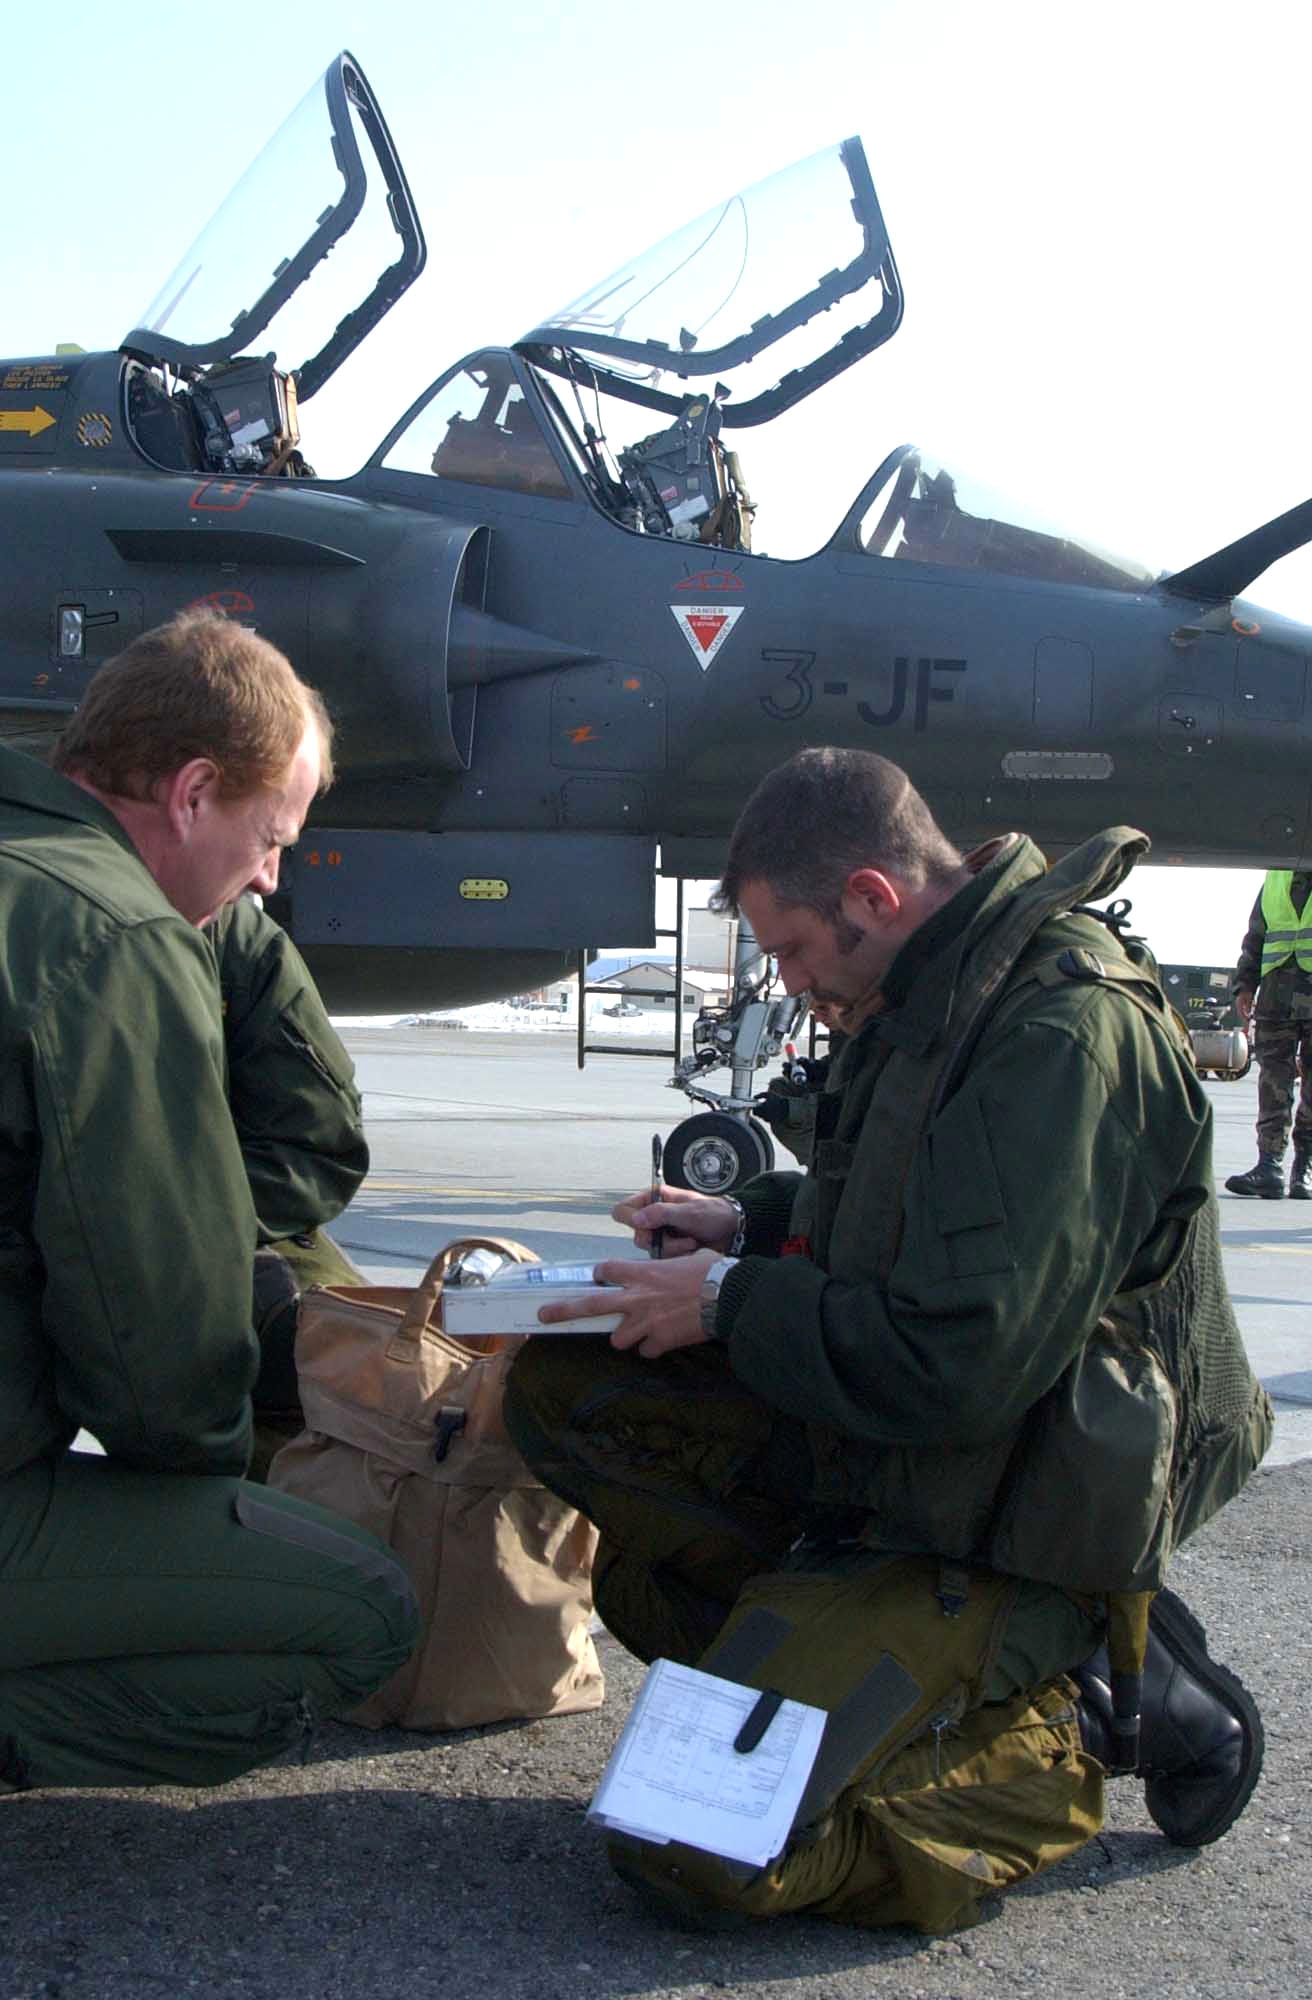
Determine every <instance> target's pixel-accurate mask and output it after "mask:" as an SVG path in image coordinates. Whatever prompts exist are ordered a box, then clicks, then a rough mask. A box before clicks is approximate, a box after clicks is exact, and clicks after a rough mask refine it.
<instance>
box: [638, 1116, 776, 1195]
mask: <svg viewBox="0 0 1312 2000" xmlns="http://www.w3.org/2000/svg"><path fill="white" fill-rule="evenodd" d="M773 1165H774V1145H773V1143H772V1141H771V1138H770V1135H769V1133H768V1132H767V1131H766V1129H765V1127H764V1126H763V1125H760V1124H758V1122H757V1120H756V1119H755V1118H735V1117H733V1116H732V1114H731V1113H729V1112H727V1111H703V1112H699V1113H698V1115H697V1116H696V1117H695V1118H685V1119H684V1121H683V1123H682V1125H676V1126H675V1128H674V1130H673V1131H672V1132H671V1134H670V1136H669V1138H668V1139H667V1140H666V1141H665V1157H664V1161H663V1164H662V1169H661V1171H662V1177H663V1178H664V1179H665V1180H667V1181H668V1182H669V1184H670V1186H671V1187H677V1188H691V1189H692V1191H693V1192H694V1193H695V1194H733V1193H734V1191H735V1189H737V1188H740V1187H742V1185H743V1183H744V1182H745V1181H750V1180H752V1179H754V1178H755V1176H756V1175H757V1174H764V1173H767V1172H768V1171H769V1169H770V1168H771V1167H772V1166H773Z"/></svg>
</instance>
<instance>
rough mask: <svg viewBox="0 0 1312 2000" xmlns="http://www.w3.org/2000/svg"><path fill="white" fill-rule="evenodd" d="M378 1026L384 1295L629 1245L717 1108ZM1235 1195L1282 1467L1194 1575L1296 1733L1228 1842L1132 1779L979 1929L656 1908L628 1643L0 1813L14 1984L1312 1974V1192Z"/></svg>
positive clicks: (504, 1048)
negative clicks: (618, 1780) (267, 1748)
mask: <svg viewBox="0 0 1312 2000" xmlns="http://www.w3.org/2000/svg"><path fill="white" fill-rule="evenodd" d="M347 1039H348V1042H349V1044H350V1046H351V1049H352V1053H353V1054H354V1055H355V1058H356V1061H357V1065H358V1067H359V1071H360V1077H361V1082H362V1084H363V1086H364V1089H365V1097H366V1111H367V1115H368V1119H369V1127H370V1137H371V1142H372V1145H373V1151H374V1170H373V1172H372V1174H371V1176H370V1179H369V1181H368V1183H367V1184H366V1186H365V1188H364V1190H363V1191H362V1193H361V1194H360V1196H359V1197H357V1200H356V1201H355V1203H354V1204H353V1205H352V1207H351V1209H350V1210H349V1211H348V1213H347V1215H346V1216H344V1217H343V1218H342V1220H341V1222H340V1224H339V1225H338V1227H337V1229H336V1231H335V1233H336V1235H337V1237H338V1239H339V1241H340V1242H341V1243H342V1244H343V1245H344V1247H346V1248H347V1250H348V1252H349V1254H350V1255H351V1256H352V1257H353V1258H354V1260H355V1261H356V1263H357V1264H359V1265H360V1266H361V1268H362V1269H363V1270H364V1271H365V1272H366V1274H367V1275H368V1276H369V1277H371V1278H374V1279H376V1280H380V1281H388V1282H397V1281H399V1282H411V1281H413V1279H414V1277H415V1276H416V1275H417V1274H418V1272H419V1271H420V1270H421V1269H422V1268H423V1266H424V1265H425V1264H426V1263H427V1261H428V1259H429V1257H430V1255H431V1254H432V1252H433V1251H434V1250H435V1249H436V1248H437V1247H438V1246H439V1245H440V1244H441V1243H443V1242H445V1241H446V1240H448V1238H449V1237H451V1236H453V1235H459V1234H467V1233H472V1232H476V1231H485V1230H488V1229H495V1230H500V1231H503V1232H507V1233H510V1234H513V1235H515V1236H518V1237H520V1238H522V1239H523V1240H524V1241H526V1242H527V1243H528V1244H529V1245H530V1246H531V1247H533V1248H534V1249H536V1250H537V1251H538V1252H539V1254H541V1255H542V1256H544V1257H550V1258H552V1259H553V1260H564V1259H569V1260H574V1259H576V1258H577V1259H580V1260H587V1259H592V1258H595V1257H598V1256H601V1255H614V1254H617V1252H619V1251H620V1250H621V1249H622V1247H623V1244H624V1241H625V1238H624V1236H623V1232H621V1231H620V1230H619V1228H618V1227H617V1225H615V1224H613V1223H612V1222H611V1221H610V1220H609V1216H608V1213H607V1211H608V1209H609V1207H610V1204H611V1203H612V1201H614V1200H615V1199H616V1198H617V1197H618V1196H620V1195H622V1194H626V1193H629V1192H631V1191H632V1190H633V1189H634V1188H636V1187H638V1186H641V1185H642V1184H643V1183H644V1181H645V1180H646V1178H647V1177H648V1175H649V1172H650V1139H651V1134H652V1133H653V1132H654V1131H657V1130H659V1131H660V1132H662V1133H663V1134H666V1135H668V1133H669V1131H670V1130H671V1129H672V1127H673V1125H674V1124H675V1123H677V1122H678V1120H679V1118H680V1117H682V1116H683V1115H684V1113H685V1112H686V1111H687V1110H689V1109H690V1108H691V1107H689V1106H687V1104H686V1103H685V1100H683V1099H682V1098H680V1097H678V1096H676V1095H675V1094H673V1093H672V1092H671V1091H670V1090H669V1089H668V1088H666V1087H665V1085H664V1078H665V1076H666V1074H667V1070H668V1065H667V1064H665V1063H662V1062H660V1061H655V1060H640V1059H631V1058H626V1057H601V1058H591V1059H590V1060H589V1064H588V1068H587V1070H586V1072H585V1073H584V1075H583V1076H582V1077H580V1076H579V1075H578V1074H577V1072H576V1070H575V1068H574V1059H573V1047H572V1043H571V1041H570V1040H569V1038H568V1037H566V1036H564V1035H555V1036H548V1035H527V1036H515V1037H509V1036H490V1035H487V1036H485V1035H477V1034H471V1033H467V1032H466V1033H460V1032H448V1033H443V1032H442V1031H440V1030H424V1029H399V1028H395V1029H381V1028H380V1029H373V1028H370V1029H355V1030H352V1031H351V1032H350V1033H349V1034H348V1037H347ZM1208 1089H1209V1092H1210V1093H1211V1095H1212V1096H1213V1100H1214V1104H1215V1109H1216V1113H1217V1147H1216V1164H1217V1170H1218V1179H1219V1180H1221V1181H1223V1180H1224V1177H1225V1176H1226V1175H1227V1174H1229V1173H1233V1172H1234V1171H1236V1170H1237V1169H1239V1168H1244V1167H1247V1166H1248V1165H1250V1164H1251V1162H1252V1159H1253V1157H1254V1147H1253V1138H1252V1133H1253V1117H1254V1112H1255V1104H1256V1091H1255V1087H1254V1083H1253V1080H1252V1078H1251V1077H1250V1078H1249V1079H1246V1080H1244V1081H1243V1082H1240V1083H1237V1084H1218V1083H1213V1084H1209V1085H1208ZM785 1163H786V1161H785ZM1221 1206H1222V1222H1223V1238H1224V1244H1225V1253H1226V1264H1227V1270H1228V1273H1229V1276H1230V1282H1231V1288H1232V1291H1233V1293H1234V1295H1235V1298H1236V1303H1237V1307H1238V1312H1239V1317H1240V1322H1241V1325H1242V1326H1243V1328H1244V1333H1245V1338H1246V1340H1247V1342H1248V1345H1249V1349H1250V1353H1251V1354H1252V1356H1253V1359H1254V1364H1255V1366H1256V1367H1257V1369H1258V1372H1259V1373H1260V1374H1261V1375H1262V1377H1263V1379H1264V1381H1266V1383H1267V1385H1268V1387H1269V1389H1270V1390H1271V1392H1272V1394H1273V1396H1275V1397H1276V1398H1277V1399H1278V1401H1277V1408H1278V1412H1279V1419H1278V1438H1277V1445H1276V1448H1275V1450H1274V1451H1273V1453H1272V1458H1271V1461H1270V1462H1269V1465H1268V1467H1264V1468H1263V1470H1262V1471H1261V1472H1259V1473H1258V1474H1257V1476H1256V1477H1255V1478H1254V1479H1253V1480H1252V1481H1251V1482H1250V1485H1249V1486H1248V1488H1247V1489H1246V1491H1245V1492H1244V1493H1243V1494H1242V1495H1241V1497H1240V1498H1239V1499H1238V1500H1237V1501H1236V1502H1235V1503H1234V1504H1233V1505H1232V1506H1231V1507H1230V1508H1228V1509H1227V1510H1226V1511H1225V1513H1224V1514H1223V1515H1222V1516H1221V1517H1220V1518H1219V1519H1218V1520H1217V1521H1216V1522H1214V1523H1213V1524H1212V1525H1211V1527H1209V1528H1208V1529H1206V1530H1205V1531H1204V1532H1203V1533H1202V1534H1201V1535H1200V1536H1199V1537H1197V1539H1196V1540H1195V1541H1194V1542H1193V1543H1192V1544H1190V1546H1189V1548H1188V1549H1187V1551H1185V1552H1183V1553H1182V1554H1181V1555H1180V1556H1179V1557H1178V1558H1177V1560H1176V1563H1175V1566H1174V1568H1173V1572H1172V1583H1173V1585H1174V1586H1175V1587H1176V1588H1177V1589H1178V1590H1179V1591H1180V1592H1181V1594H1182V1595H1183V1596H1184V1597H1185V1598H1186V1599H1187V1600H1188V1602H1189V1603H1190V1604H1191V1605H1192V1607H1193V1608H1194V1610H1195V1611H1196V1612H1197V1613H1198V1615H1199V1616H1200V1617H1201V1618H1202V1619H1203V1622H1204V1623H1205V1625H1206V1626H1207V1628H1208V1632H1209V1637H1210V1643H1211V1648H1212V1651H1213V1653H1214V1654H1215V1655H1216V1657H1218V1658H1220V1659H1223V1660H1225V1661H1226V1662H1227V1663H1228V1664H1229V1665H1230V1666H1231V1667H1232V1668H1233V1669H1234V1670H1235V1671H1237V1672H1238V1673H1239V1674H1240V1675H1241V1676H1242V1677H1243V1678H1244V1680H1245V1681H1246V1682H1247V1683H1248V1684H1249V1686H1250V1687H1251V1688H1252V1689H1253V1690H1254V1692H1255V1693H1256V1694H1257V1696H1258V1699H1259V1701H1260V1703H1261V1707H1262V1711H1263V1715H1264V1719H1265V1725H1266V1736H1267V1757H1266V1767H1265V1770H1264V1774H1263V1777H1262V1780H1261V1783H1260V1785H1259V1787H1258V1790H1257V1792H1256V1794H1255V1796H1254V1798H1253V1800H1252V1802H1251V1804H1250V1806H1249V1808H1248V1810H1247V1812H1246V1814H1245V1815H1244V1817H1243V1818H1242V1819H1241V1820H1240V1821H1239V1823H1238V1824H1237V1825H1236V1826H1235V1827H1234V1828H1233V1829H1232V1831H1231V1832H1230V1833H1229V1834H1228V1835H1227V1836H1226V1837H1225V1839H1223V1840H1222V1841H1220V1842H1218V1843H1217V1844H1216V1845H1215V1846H1213V1847H1211V1848H1208V1849H1205V1850H1203V1851H1201V1852H1192V1851H1189V1850H1185V1849H1179V1848H1173V1847H1171V1846H1169V1845H1168V1844H1167V1842H1166V1841H1165V1840H1163V1839H1162V1837H1161V1836H1160V1834H1158V1833H1157V1831H1156V1829H1155V1828H1154V1827H1153V1825H1152V1822H1151V1821H1150V1820H1149V1818H1148V1816H1147V1813H1146V1811H1145V1810H1144V1806H1143V1799H1142V1791H1141V1787H1140V1786H1139V1785H1138V1783H1137V1782H1136V1781H1134V1780H1121V1781H1118V1782H1117V1783H1115V1784H1114V1785H1112V1786H1111V1787H1110V1788H1109V1797H1110V1811H1109V1816H1108V1823H1107V1826H1106V1828H1105V1829H1104V1831H1103V1833H1102V1834H1101V1835H1099V1836H1098V1838H1097V1839H1096V1840H1094V1841H1093V1842H1091V1843H1090V1844H1089V1846H1087V1847H1086V1848H1085V1849H1084V1850H1083V1851H1082V1852H1081V1853H1080V1854H1078V1855H1076V1856H1074V1857H1073V1858H1072V1859H1071V1860H1070V1861H1068V1862H1066V1863H1065V1864H1064V1865H1063V1866H1062V1867H1060V1868H1058V1869H1055V1870H1054V1871H1052V1872H1051V1873H1050V1874H1048V1875H1046V1876H1043V1877H1041V1878H1040V1879H1039V1880H1038V1881H1037V1882H1035V1883H1032V1884H1030V1885H1029V1886H1027V1887H1026V1888H1024V1889H1021V1890H1018V1891H1014V1892H1012V1893H1011V1894H1010V1895H1009V1896H1007V1897H1006V1898H1005V1899H999V1900H998V1902H997V1903H996V1905H995V1906H994V1907H993V1908H991V1909H990V1911H989V1914H988V1917H987V1918H986V1920H985V1921H984V1922H983V1923H982V1924H980V1925H979V1926H978V1927H977V1928H975V1929H974V1930H972V1931H969V1932H965V1933H962V1934H961V1935H959V1936H957V1937H954V1938H951V1939H945V1940H930V1939H925V1938H921V1937H918V1936H916V1935H914V1934H913V1933H910V1932H906V1931H894V1932H863V1931H857V1930H851V1929H843V1928H838V1927H836V1926H832V1925H828V1924H824V1923H819V1922H815V1921H808V1920H801V1919H793V1920H785V1921H783V1922H780V1923H777V1924H770V1925H766V1926H762V1927H759V1928H755V1929H753V1930H750V1931H747V1932H743V1933H733V1934H718V1935H699V1934H690V1933H684V1932H680V1931H678V1930H675V1929H672V1928H670V1927H669V1926H667V1925H666V1924H664V1923H663V1922H662V1921H660V1920H659V1919H658V1918H656V1917H654V1916H652V1915H650V1914H648V1913H647V1912H646V1911H645V1910H644V1909H642V1908H641V1907H640V1906H639V1905H637V1904H636V1903H635V1902H634V1901H633V1899H632V1898H631V1896H630V1895H629V1893H628V1892H627V1891H626V1890H625V1889H624V1888H623V1886H622V1885H621V1884H620V1883H619V1882H618V1881H617V1880H616V1878H614V1877H613V1876H612V1875H611V1873H610V1871H609V1869H608V1867H607V1865H606V1863H605V1860H604V1856H603V1853H602V1850H601V1844H600V1838H599V1836H597V1835H596V1834H595V1833H594V1832H593V1830H592V1829H591V1828H590V1827H588V1826H586V1825H585V1824H584V1822H583V1814H584V1812H585V1810H586V1807H587V1803H588V1800H589V1798H590V1797H591V1794H592V1790H593V1787H594V1785H595V1782H596V1779H597V1777H598V1775H599V1773H600V1771H601V1768H602V1765H603V1763H604V1761H605V1758H606V1756H607V1754H608V1753H609V1750H610V1747H611V1745H612V1743H613V1741H614V1739H615V1736H616V1734H617V1733H618V1730H619V1728H620V1725H621V1724H622V1722H623V1719H624V1716H625V1714H626V1713H627V1709H628V1706H629V1702H630V1699H631V1697H632V1694H633V1693H634V1691H635V1689H636V1687H637V1685H638V1682H639V1680H640V1678H641V1672H642V1670H641V1668H640V1666H639V1665H638V1663H637V1662H636V1661H634V1660H633V1659H632V1658H631V1657H630V1656H629V1655H628V1654H626V1653H625V1652H624V1651H623V1650H622V1649H621V1648H620V1647H619V1646H618V1645H617V1644H616V1643H615V1642H614V1641H613V1640H611V1639H610V1638H609V1637H608V1636H606V1635H602V1636H601V1639H600V1641H599V1644H600V1649H601V1652H602V1656H603V1661H604V1664H605V1667H606V1672H607V1681H608V1694H607V1700H606V1703H605V1706H604V1707H603V1708H602V1709H600V1710H598V1711H595V1712H593V1713H592V1714H589V1715H583V1716H573V1717H565V1718H560V1719H556V1720H553V1721H548V1722H535V1723H529V1724H523V1725H518V1726H496V1727H492V1728H488V1729H482V1730H468V1731H462V1732H459V1733H455V1734H451V1735H445V1736H427V1735H419V1734H413V1733H409V1732H403V1731H400V1730H386V1731H382V1732H378V1733H376V1734H375V1733H368V1732H364V1731H361V1730H356V1729H351V1728H348V1727H346V1726H343V1725H330V1726H329V1727H327V1728H325V1729H324V1731H323V1732H322V1734H321V1736H320V1738H319V1740H318V1742H317V1743H316V1745H315V1746H314V1748H313V1750H312V1752H311V1755H310V1758H309V1761H308V1762H307V1763H306V1764H304V1765H279V1766H275V1767H272V1768H270V1769H268V1770H264V1771H260V1772H257V1773H255V1774H253V1775H252V1776H251V1777H249V1778H247V1779H245V1780H243V1781H241V1782H240V1783H237V1784H233V1785H229V1786H226V1787H223V1788H222V1789H219V1790H214V1791H201V1792H184V1791H181V1790H172V1789H157V1790H151V1791H139V1792H137V1791H128V1790H123V1791H109V1792H46V1793H29V1794H19V1795H14V1796H10V1797H5V1798H0V2000H37V1996H42V2000H44V1996H56V1997H60V1996H62V2000H136V1996H140V1995H153V1994H164V1995H169V1996H173V1995H176V1994H179V1993H193V1994H197V1995H201V1996H205V2000H211V1996H212V2000H248V1996H254V2000H263V1996H266V1995H267V1996H278V2000H339V1996H340V2000H356V1996H361V2000H413V1996H427V1995H430V1994H431V1995H433V1996H435V2000H436V1996H442V2000H489V1996H490V2000H501V1996H505V2000H519V1996H524V2000H529V1996H532V2000H557V1996H559V2000H578V1996H582V1995H589V1996H591V1995H597V1996H602V1997H603V2000H610V1996H621V1995H623V1996H628V1995H634V1996H639V1995H640V1996H650V2000H694V1996H711V1995H720V1994H726V1993H727V1994H737V1993H742V1994H747V1993H751V1994H754V1995H758V1996H761V2000H776V1996H777V2000H812V1996H815V2000H822V1997H823V2000H864V1996H867V1995H883V1994H888V1995H890V1996H891V1995H897V1996H899V2000H976V1996H984V1995H988V1996H995V1995H996V1996H1003V1995H1007V1996H1009V1995H1011V1994H1012V1993H1014V1992H1022V1993H1026V1992H1033V1993H1036V1994H1043V1995H1056V1996H1066V1995H1070V1996H1076V1995H1080V1996H1084V1995H1092V1996H1096V2000H1103V1996H1107V2000H1117V1997H1118V1996H1121V1995H1126V1996H1135V2000H1140V1996H1145V1995H1147V1996H1156V1995H1161V1994H1180V1995H1184V1994H1189V1995H1198V1996H1201V2000H1231V1996H1238V1995H1262V1996H1274V1995H1285V1994H1289V1995H1295V1994H1298V1995H1301V1994H1303V1993H1305V1992H1306V1991H1307V1990H1308V1988H1309V1984H1310V1982H1312V1922H1310V1920H1309V1914H1308V1904H1309V1896H1310V1894H1312V1866H1310V1865H1309V1864H1310V1857H1312V1786H1310V1784H1309V1780H1310V1779H1312V1768H1310V1767H1312V1750H1310V1748H1309V1738H1308V1731H1307V1727H1306V1720H1305V1718H1306V1691H1307V1685H1308V1680H1309V1669H1310V1668H1312V1643H1310V1642H1309V1639H1308V1635H1307V1619H1308V1609H1309V1604H1310V1603H1312V1592H1310V1591H1309V1567H1310V1565H1312V1534H1310V1533H1309V1527H1310V1524H1312V1330H1310V1328H1309V1299H1310V1297H1312V1265H1310V1264H1309V1261H1308V1260H1309V1259H1312V1204H1299V1203H1289V1202H1286V1201H1282V1202H1261V1203H1257V1202H1244V1201H1240V1200H1238V1199H1235V1198H1233V1197H1230V1196H1226V1195H1224V1194H1223V1195H1222V1203H1221Z"/></svg>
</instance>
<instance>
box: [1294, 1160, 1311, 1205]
mask: <svg viewBox="0 0 1312 2000" xmlns="http://www.w3.org/2000/svg"><path fill="white" fill-rule="evenodd" d="M1289 1199H1290V1200H1291V1201H1312V1153H1310V1152H1309V1151H1308V1149H1307V1147H1306V1146H1295V1148H1294V1164H1293V1166H1292V1167H1291V1168H1290V1169H1289Z"/></svg>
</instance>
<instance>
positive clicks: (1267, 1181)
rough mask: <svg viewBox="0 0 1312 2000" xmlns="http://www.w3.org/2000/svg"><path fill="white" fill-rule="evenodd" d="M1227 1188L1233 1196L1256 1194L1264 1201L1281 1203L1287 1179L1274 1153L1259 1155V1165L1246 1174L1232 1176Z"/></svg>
mask: <svg viewBox="0 0 1312 2000" xmlns="http://www.w3.org/2000/svg"><path fill="white" fill-rule="evenodd" d="M1226 1186H1227V1187H1228V1188H1229V1190H1230V1192H1231V1194H1255V1195H1258V1196H1260V1198H1261V1199H1262V1200H1263V1201H1280V1200H1282V1199H1283V1197H1284V1192H1285V1177H1284V1175H1283V1174H1282V1173H1281V1171H1280V1162H1279V1160H1278V1159H1277V1158H1276V1156H1275V1154H1274V1153H1259V1154H1258V1156H1257V1165H1256V1166H1255V1167H1250V1168H1249V1169H1248V1172H1247V1173H1246V1174H1231V1176H1230V1178H1229V1180H1228V1181H1227V1182H1226Z"/></svg>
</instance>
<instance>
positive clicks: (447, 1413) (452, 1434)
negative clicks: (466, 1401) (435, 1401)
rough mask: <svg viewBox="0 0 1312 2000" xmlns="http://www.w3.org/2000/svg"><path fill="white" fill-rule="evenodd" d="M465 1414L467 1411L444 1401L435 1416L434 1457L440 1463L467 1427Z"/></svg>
mask: <svg viewBox="0 0 1312 2000" xmlns="http://www.w3.org/2000/svg"><path fill="white" fill-rule="evenodd" d="M465 1415H466V1413H465V1411H464V1410H460V1409H457V1408H456V1407H455V1405H454V1404H453V1403H443V1405H442V1407H441V1409H440V1410H439V1411H438V1413H437V1415H436V1417H435V1418H434V1420H433V1430H434V1437H433V1457H434V1458H435V1459H436V1460H437V1463H438V1464H439V1465H440V1464H441V1463H442V1460H443V1459H444V1458H445V1457H446V1455H447V1453H448V1452H449V1451H450V1449H451V1446H452V1444H453V1442H454V1441H455V1439H456V1438H458V1437H459V1435H460V1433H461V1431H462V1430H463V1429H464V1428H465Z"/></svg>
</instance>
